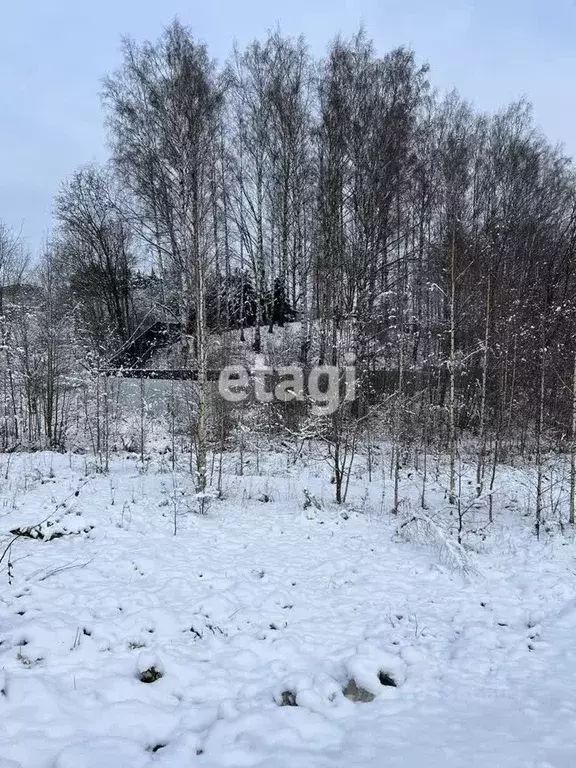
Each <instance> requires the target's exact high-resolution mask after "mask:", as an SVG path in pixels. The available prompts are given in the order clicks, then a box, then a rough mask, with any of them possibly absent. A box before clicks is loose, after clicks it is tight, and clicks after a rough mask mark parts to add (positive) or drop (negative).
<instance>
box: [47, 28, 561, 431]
mask: <svg viewBox="0 0 576 768" xmlns="http://www.w3.org/2000/svg"><path fill="white" fill-rule="evenodd" d="M103 105H104V115H105V120H106V124H107V127H108V135H109V140H110V146H111V157H110V162H109V163H108V164H107V165H106V166H105V167H95V166H86V167H83V168H80V169H79V170H78V171H77V172H76V173H75V174H74V175H73V176H72V178H70V179H68V180H67V181H66V182H65V183H64V185H63V186H62V189H61V191H60V193H59V194H58V196H57V199H56V202H55V217H56V222H57V224H56V228H55V233H54V237H53V239H52V242H51V244H50V247H49V254H48V256H47V257H46V258H47V260H48V262H49V264H50V267H49V269H48V272H49V273H50V275H51V276H52V277H51V280H52V282H51V288H50V290H52V291H54V292H56V293H57V295H58V299H57V301H56V305H55V307H54V310H53V311H54V312H55V316H57V317H62V316H63V315H64V314H66V317H67V318H68V319H69V322H68V321H67V322H66V323H65V325H66V328H67V329H68V330H69V329H70V327H71V326H72V327H73V329H74V344H75V347H76V350H81V353H82V355H84V357H85V359H86V355H88V356H90V355H91V356H92V357H93V358H94V359H103V358H105V357H106V356H107V355H109V354H110V353H111V352H112V351H113V350H114V349H117V348H118V347H120V346H122V344H126V343H129V341H130V339H131V338H133V336H134V334H135V333H137V332H138V329H140V328H142V327H143V325H144V326H145V325H146V324H147V323H150V324H151V323H152V322H154V321H157V320H164V321H166V322H179V323H181V327H182V328H184V329H186V331H187V333H189V334H190V336H191V337H192V338H193V345H192V349H193V360H194V362H193V364H194V365H195V366H197V367H198V369H199V371H200V388H201V381H202V371H203V370H204V369H206V367H207V365H208V358H209V354H210V351H209V344H208V339H209V337H210V334H214V333H216V334H222V333H223V332H225V331H227V330H230V329H237V330H239V331H240V333H239V337H240V338H242V339H244V337H245V334H244V331H245V329H247V328H251V329H252V330H251V332H250V334H249V335H248V334H247V335H246V338H249V343H250V344H251V345H252V347H253V350H254V351H255V352H259V351H260V350H261V349H262V345H263V339H262V333H263V332H265V331H266V326H268V330H270V331H271V332H273V331H274V328H275V326H276V325H282V324H283V323H284V322H291V321H294V320H298V321H299V326H298V328H299V330H298V333H299V344H298V354H297V357H298V359H299V362H301V363H302V364H303V365H310V364H313V363H314V362H320V363H323V362H324V363H341V362H342V361H343V359H344V356H345V355H346V356H347V359H349V358H350V355H353V356H354V359H355V361H356V366H357V372H358V376H359V380H360V383H361V386H360V388H359V400H358V401H357V403H356V404H355V406H354V409H355V410H354V415H355V416H356V417H358V416H362V414H365V413H367V412H368V411H369V410H370V408H371V407H372V405H373V403H374V402H375V401H376V400H377V399H378V396H379V393H378V392H377V391H376V392H375V391H373V390H374V389H377V387H376V388H375V387H374V385H373V382H374V381H376V380H377V377H374V376H372V375H371V372H373V371H378V370H382V369H386V370H388V371H394V372H395V373H394V376H395V388H396V390H397V395H398V397H397V400H396V402H400V403H407V402H408V401H410V405H407V406H406V409H405V410H406V414H412V416H410V419H412V420H413V422H414V423H415V424H416V427H415V428H416V429H420V427H421V424H422V423H423V417H422V416H421V412H420V411H419V407H420V406H422V407H424V406H425V407H426V408H428V409H429V408H436V409H440V410H439V411H438V413H440V415H439V416H438V415H435V416H434V417H433V418H434V419H438V420H439V423H440V424H441V430H440V431H441V433H442V434H443V435H445V437H446V439H447V440H448V442H449V443H451V444H453V443H454V441H455V440H456V435H457V431H458V430H462V429H469V430H471V431H472V432H473V433H474V434H476V435H477V436H479V437H480V440H481V442H486V441H487V440H488V439H490V440H493V439H495V438H494V435H495V434H498V435H503V434H506V435H509V436H510V435H514V439H520V442H521V443H522V444H524V442H525V441H526V440H527V439H528V435H530V436H531V439H532V438H533V439H535V440H536V443H538V444H540V443H539V442H538V441H539V440H540V439H541V438H542V436H543V435H547V436H548V437H551V438H553V439H554V440H556V441H560V440H562V439H563V438H564V437H566V438H569V437H570V435H571V434H572V433H573V431H574V429H573V419H572V414H573V411H574V410H575V409H573V391H574V386H573V384H574V382H573V380H574V363H575V355H576V342H575V341H574V331H575V309H576V279H575V277H576V275H575V271H576V260H575V259H574V254H575V248H576V215H575V214H576V207H575V203H576V184H575V174H574V167H573V166H572V164H571V162H570V160H569V159H568V158H567V157H566V156H565V154H564V153H563V151H562V149H561V148H560V147H556V146H552V145H551V144H550V143H549V142H547V140H546V139H545V137H544V136H543V135H542V133H541V132H540V131H539V130H538V128H537V127H535V125H534V123H533V120H532V115H531V109H530V105H529V104H527V103H526V102H524V101H520V102H518V103H515V104H512V105H510V106H509V107H508V108H506V109H504V110H502V111H500V112H498V113H497V114H495V115H486V114H480V113H478V112H477V111H476V110H475V109H474V108H473V106H472V105H471V104H470V103H468V102H467V101H465V100H464V99H463V98H462V97H461V96H459V95H458V94H457V93H450V94H448V95H440V94H439V93H438V92H437V91H436V90H434V88H433V87H432V86H431V84H430V81H429V72H428V68H427V67H426V66H423V65H421V64H419V63H418V60H417V57H416V56H415V54H414V53H413V52H411V51H410V50H407V49H405V48H398V49H396V50H393V51H391V52H390V53H387V54H386V55H383V56H382V55H380V54H379V53H378V52H377V51H376V50H375V48H374V45H373V43H372V42H371V41H370V40H369V38H368V37H367V36H366V34H365V33H364V32H360V33H359V34H358V35H356V36H355V37H353V38H352V39H349V40H346V39H341V38H338V39H336V40H335V41H334V42H333V43H332V44H331V45H330V48H329V50H328V52H327V54H326V56H325V57H323V58H322V59H321V60H318V59H316V58H314V57H313V56H312V55H311V53H310V51H309V49H308V47H307V45H306V42H305V40H304V39H303V38H298V39H291V38H287V37H284V36H283V35H282V34H281V33H280V32H274V33H272V34H270V35H269V36H268V37H267V38H266V39H265V40H263V41H255V42H254V43H252V44H250V45H249V46H248V47H247V48H246V49H245V50H234V51H233V52H232V54H231V56H230V58H229V60H228V61H226V62H224V63H222V64H218V63H216V62H215V61H214V60H213V59H212V58H211V57H210V54H209V51H208V50H207V48H206V46H204V45H203V44H201V43H199V42H198V41H197V40H195V39H194V37H193V36H192V34H191V33H190V31H189V30H188V29H187V28H185V27H184V26H182V25H181V24H180V23H179V22H174V23H173V24H172V25H171V26H170V27H169V28H168V29H167V30H166V31H165V32H164V33H163V34H162V36H161V37H160V38H159V40H158V41H156V42H153V43H148V42H147V43H143V44H139V43H136V42H134V41H132V40H126V41H125V42H124V44H123V61H122V64H121V66H120V68H119V69H118V70H117V71H116V72H113V73H112V74H110V75H109V76H108V77H107V78H106V80H105V83H104V87H103ZM344 338H345V339H346V342H345V343H344V341H343V339H344ZM247 343H248V342H246V344H247ZM414 372H419V373H418V375H415V374H414ZM426 372H427V373H426ZM415 381H416V382H418V386H416V385H414V386H412V385H410V382H415ZM362 382H364V383H365V386H362ZM370 382H372V384H370ZM419 387H421V388H420V389H419ZM416 400H417V402H418V403H420V406H419V407H416V406H415V402H416ZM205 407H206V404H205V403H204V402H203V401H202V398H200V404H199V412H201V411H202V409H205ZM406 414H405V415H404V416H403V417H402V420H401V421H402V423H404V422H405V420H406V419H409V417H408V416H407V415H406ZM414 414H420V415H417V416H414ZM442 414H443V415H442ZM203 418H204V417H202V416H200V417H199V422H200V424H199V431H200V433H203V432H204V431H205V429H206V425H205V424H204V425H203ZM394 419H396V417H394ZM394 419H393V421H394V424H396V427H395V429H397V430H400V425H399V422H398V421H397V420H394ZM410 419H409V420H410ZM411 423H412V422H411ZM406 429H407V430H408V428H406ZM410 429H412V431H413V430H414V426H412V427H410ZM442 430H444V431H442ZM408 431H410V430H408ZM432 431H433V432H434V429H433V430H432ZM488 435H489V436H490V438H488ZM518 436H520V437H518ZM202 440H203V437H202V434H201V435H200V442H202Z"/></svg>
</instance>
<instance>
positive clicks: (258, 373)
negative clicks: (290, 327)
mask: <svg viewBox="0 0 576 768" xmlns="http://www.w3.org/2000/svg"><path fill="white" fill-rule="evenodd" d="M251 388H252V389H253V394H254V398H255V400H256V401H257V402H258V403H271V402H273V401H274V400H277V401H278V402H283V403H289V402H291V401H292V400H299V401H306V400H307V401H308V402H310V403H311V409H310V410H311V413H312V414H313V415H314V416H327V415H329V414H332V413H334V411H336V409H337V408H338V407H339V405H340V404H341V403H343V402H350V401H352V400H354V399H355V397H356V374H355V369H354V368H353V367H352V366H347V367H345V368H338V367H337V366H334V365H318V366H316V367H314V368H310V369H306V370H305V369H303V368H302V367H301V366H298V365H286V366H279V367H276V368H272V367H268V366H263V365H260V366H258V367H256V368H253V369H252V370H248V369H247V368H245V367H244V366H242V365H229V366H227V367H226V368H223V369H222V370H221V371H220V376H219V379H218V391H219V392H220V395H221V397H223V398H224V400H227V401H228V402H230V403H240V402H242V401H243V400H245V399H246V398H247V397H248V396H249V394H250V389H251Z"/></svg>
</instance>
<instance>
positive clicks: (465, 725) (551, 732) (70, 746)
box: [0, 453, 576, 768]
mask: <svg viewBox="0 0 576 768" xmlns="http://www.w3.org/2000/svg"><path fill="white" fill-rule="evenodd" d="M234 464H235V460H234V459H233V458H231V459H229V465H228V466H227V467H226V471H225V474H224V482H223V486H224V498H223V499H222V500H218V501H214V502H212V503H211V505H210V507H209V510H208V513H207V514H206V515H204V516H199V515H197V514H194V513H192V512H190V511H189V509H188V508H189V507H190V506H192V505H193V493H192V489H191V482H190V479H189V478H188V477H187V475H186V474H185V473H184V472H182V473H181V474H177V475H173V474H172V473H171V472H168V471H162V470H166V469H167V467H166V466H165V465H164V466H163V467H162V466H160V464H159V462H157V461H155V462H152V463H151V464H150V466H149V467H148V468H147V469H146V470H145V471H143V470H142V468H140V467H139V466H138V463H137V461H136V460H135V459H134V458H132V457H130V456H122V457H118V458H116V459H114V460H113V462H112V464H111V468H110V472H109V474H107V475H106V474H102V473H98V472H96V471H94V466H93V465H91V460H90V459H88V458H86V457H84V456H80V455H56V454H47V453H44V454H35V455H14V456H11V457H0V468H1V470H2V473H1V476H2V480H0V541H2V542H4V544H3V546H2V547H0V555H1V554H2V552H3V551H4V547H5V546H6V544H8V542H9V541H10V538H11V535H10V533H9V531H10V530H17V529H19V530H20V532H25V533H26V532H28V533H29V534H30V536H32V537H36V538H30V536H22V537H20V538H18V539H16V540H15V541H14V543H13V544H12V547H11V549H10V553H9V557H5V558H4V560H3V562H2V564H1V565H0V689H1V691H2V693H1V694H0V768H18V766H20V767H21V768H100V767H103V768H144V766H158V767H161V766H166V767H168V766H169V767H170V768H181V767H182V768H183V767H184V766H196V765H197V766H199V767H201V766H206V767H211V766H214V768H216V766H218V767H219V766H234V767H236V766H266V767H267V768H268V767H269V768H276V767H277V768H283V767H284V766H290V768H295V767H296V766H297V767H298V768H306V767H308V766H310V767H311V768H312V767H314V768H333V767H334V766H363V768H371V767H374V768H376V766H378V768H380V766H390V767H391V768H392V767H395V766H402V767H403V768H423V767H424V766H426V767H427V768H461V767H462V766H468V767H470V768H472V767H478V768H488V767H492V766H498V768H509V767H510V768H511V767H512V766H513V767H514V768H519V767H520V766H525V767H526V768H573V767H574V766H575V765H576V550H575V545H574V542H573V539H572V537H571V536H567V535H564V536H562V535H560V534H550V535H546V536H545V537H544V538H542V539H541V540H540V541H539V542H538V541H536V539H535V538H534V536H533V535H532V533H531V526H530V525H529V522H528V521H527V520H526V519H525V518H524V517H523V514H524V512H525V504H526V503H527V501H526V500H525V499H524V496H523V495H522V493H523V491H522V486H521V484H520V483H516V484H515V482H514V477H513V473H512V472H511V473H510V475H509V476H508V477H507V478H506V482H504V483H503V490H501V491H500V492H499V494H498V496H497V503H496V505H495V515H496V522H495V523H494V525H493V526H492V527H490V528H489V529H487V533H486V537H485V539H482V538H479V537H476V538H475V539H474V541H473V544H474V546H473V549H470V550H469V551H468V552H467V555H466V563H467V566H468V567H467V568H466V569H465V571H463V570H462V569H461V568H457V569H455V568H451V567H449V566H448V565H447V564H446V561H445V559H443V558H442V557H441V556H440V553H439V551H438V548H437V546H432V545H430V546H428V545H427V543H426V542H413V541H406V540H404V539H403V538H401V537H400V536H399V535H398V534H397V529H398V518H397V517H396V516H394V515H391V514H390V507H391V500H390V495H389V489H388V487H386V488H385V489H384V493H382V490H383V478H382V477H381V476H378V477H374V478H373V480H372V482H371V483H369V482H368V479H367V475H366V472H365V471H362V469H361V468H359V469H358V470H357V471H356V472H355V473H354V476H353V479H352V486H351V494H350V500H349V504H348V505H347V507H345V508H340V507H336V506H335V505H333V504H332V503H331V501H330V499H331V498H332V493H333V488H332V487H331V486H330V483H329V476H328V472H327V469H326V467H325V466H323V465H320V464H318V465H315V464H311V465H310V466H306V465H305V464H296V465H293V466H290V467H287V465H286V459H285V457H278V456H276V455H274V454H268V455H267V456H265V457H264V458H263V459H262V460H261V466H260V467H259V469H258V471H257V470H256V467H255V462H254V461H253V462H252V463H251V464H250V465H249V467H252V469H251V470H250V469H249V468H248V469H247V471H246V473H245V474H244V475H243V476H238V475H237V474H235V472H234ZM6 474H7V476H8V479H7V480H6V479H4V477H5V475H6ZM303 489H308V490H309V491H310V493H313V494H314V495H315V497H316V498H317V499H318V500H319V501H320V502H321V506H320V509H317V508H316V507H314V506H311V507H308V508H307V509H303V502H304V494H303ZM402 493H403V496H404V497H405V498H406V499H410V498H412V499H413V506H414V508H416V499H417V494H418V489H417V488H416V486H415V484H414V481H413V478H408V477H406V478H405V480H404V481H403V488H402ZM441 507H445V501H444V497H443V491H442V488H441V487H440V486H438V487H437V489H436V491H434V490H432V491H431V493H430V510H429V512H428V513H429V514H430V515H433V514H434V510H439V509H440V508H441ZM174 519H176V535H174ZM41 521H45V522H44V523H43V524H42V525H41V526H40V528H36V527H35V526H37V524H39V523H40V522H41ZM29 527H32V529H31V530H30V531H28V528H29ZM38 530H39V531H40V533H41V537H40V536H39V535H38ZM8 560H9V561H10V564H11V565H10V567H9V568H8V566H7V563H8ZM9 580H10V582H11V583H9ZM379 673H381V674H386V675H388V676H389V677H391V678H392V679H393V680H394V681H395V682H396V684H397V685H396V687H394V686H391V685H381V683H380V682H379V679H378V674H379ZM159 675H161V676H159ZM141 677H144V679H145V680H153V682H143V681H142V680H141V679H140V678H141ZM156 678H157V679H156ZM352 678H353V679H354V680H355V681H356V683H357V684H358V686H361V687H363V688H365V689H366V690H367V691H368V692H371V693H372V694H375V697H374V698H373V700H372V701H370V702H360V701H351V700H349V699H348V698H346V697H344V695H343V693H342V692H343V689H344V688H345V687H346V685H347V684H348V683H349V681H350V680H351V679H352ZM369 698H371V697H369ZM282 703H284V704H288V703H290V704H294V703H295V704H297V706H281V704H282Z"/></svg>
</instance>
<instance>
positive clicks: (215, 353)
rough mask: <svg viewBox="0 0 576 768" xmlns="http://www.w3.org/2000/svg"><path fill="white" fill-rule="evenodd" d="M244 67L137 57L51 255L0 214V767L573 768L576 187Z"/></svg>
mask: <svg viewBox="0 0 576 768" xmlns="http://www.w3.org/2000/svg"><path fill="white" fill-rule="evenodd" d="M570 18H571V19H572V20H573V21H575V22H576V19H574V17H573V16H571V17H570ZM120 31H121V30H120ZM248 40H253V42H247V43H246V44H244V43H242V44H240V43H238V42H237V43H235V44H233V41H232V39H231V40H230V41H228V42H229V43H230V45H229V49H231V53H230V54H229V56H228V57H227V58H220V57H218V58H216V57H213V53H212V52H211V50H210V47H209V46H208V45H206V44H205V43H204V42H203V41H202V37H201V34H198V33H197V32H196V30H195V27H194V25H193V24H191V25H190V26H188V25H187V24H185V23H184V21H181V20H178V19H176V20H174V21H172V22H170V23H168V25H167V26H165V27H164V29H162V28H159V29H157V31H156V36H155V37H153V38H151V39H150V41H144V40H143V39H140V38H134V39H133V38H130V37H128V38H125V39H124V40H123V42H122V44H121V48H120V50H119V51H118V54H117V57H116V59H115V63H114V66H113V67H111V68H110V70H109V72H108V74H106V72H102V73H101V74H102V76H103V80H102V82H101V85H100V91H99V92H100V95H101V98H102V116H101V119H102V122H103V123H104V125H105V129H106V140H107V149H106V155H105V157H104V158H103V159H102V160H101V161H98V162H96V161H91V160H90V154H87V156H86V158H84V160H85V162H83V163H82V164H81V165H80V166H79V167H77V168H75V169H74V170H72V171H71V172H69V173H67V174H65V175H63V177H62V178H61V179H59V180H58V183H59V186H58V190H57V192H56V194H55V196H54V197H53V199H52V200H51V202H50V206H51V209H52V214H53V215H52V219H51V223H50V232H49V234H48V235H46V237H45V238H44V240H43V242H42V246H41V247H40V248H38V249H36V250H34V248H32V247H31V246H30V244H29V242H27V239H26V237H25V236H24V235H23V234H22V232H21V231H20V230H19V229H18V227H14V226H11V225H9V223H8V222H6V223H2V220H3V212H2V207H1V206H2V205H4V204H5V202H4V197H3V196H2V194H0V768H153V767H154V766H158V768H162V767H166V768H185V767H188V766H198V767H199V768H201V767H202V766H205V767H206V768H220V767H228V768H241V767H242V766H254V767H255V768H282V767H283V766H286V768H288V766H290V768H294V767H295V766H297V767H298V768H300V767H302V768H337V767H341V768H345V767H346V768H348V767H351V766H358V767H359V768H383V767H384V766H390V768H393V767H396V766H397V767H398V768H400V767H402V768H422V766H429V767H430V768H462V767H463V766H467V767H470V768H493V767H496V768H574V766H575V765H576V725H575V717H576V642H575V635H576V172H575V168H574V165H573V163H572V160H571V159H570V157H569V155H568V154H567V151H566V150H565V149H564V148H563V147H562V146H561V145H558V144H556V143H555V142H554V141H552V140H551V139H548V138H547V137H546V135H545V134H544V132H543V130H542V129H541V128H540V127H539V126H538V123H537V121H536V120H535V118H534V116H533V110H532V106H531V105H530V103H529V101H528V100H527V99H526V98H521V99H519V100H517V101H515V102H513V103H511V104H508V105H505V106H502V105H500V106H498V108H494V109H493V110H491V111H486V110H484V109H480V108H478V107H476V106H474V93H473V92H472V93H470V94H463V95H461V94H460V93H458V92H456V91H454V90H451V89H445V88H443V87H442V84H441V83H440V85H438V87H437V84H436V83H435V79H434V69H433V67H432V68H430V67H429V66H428V64H426V63H425V60H424V58H421V57H420V56H421V55H420V53H419V52H418V51H417V50H412V48H411V47H410V46H408V45H406V46H400V47H393V48H391V49H389V50H382V49H381V48H380V46H379V45H378V44H377V43H376V42H373V41H372V39H371V37H370V32H369V30H366V29H364V28H360V29H359V30H358V31H351V32H350V33H348V34H340V35H337V36H334V37H333V39H332V41H331V42H330V40H329V39H328V38H326V41H325V48H324V49H323V52H321V53H318V51H317V50H316V49H315V48H314V46H312V45H311V44H309V42H308V41H307V39H306V38H305V37H297V36H294V35H291V34H287V33H286V34H285V33H284V32H282V31H281V29H280V27H278V26H276V28H274V29H272V31H270V32H268V33H266V34H264V35H262V36H260V37H258V39H254V35H252V36H251V37H250V38H248ZM0 60H1V59H0ZM529 85H530V83H529V82H526V88H525V90H526V91H529V90H530V88H529ZM468 97H470V99H471V100H470V101H468V100H467V98H468Z"/></svg>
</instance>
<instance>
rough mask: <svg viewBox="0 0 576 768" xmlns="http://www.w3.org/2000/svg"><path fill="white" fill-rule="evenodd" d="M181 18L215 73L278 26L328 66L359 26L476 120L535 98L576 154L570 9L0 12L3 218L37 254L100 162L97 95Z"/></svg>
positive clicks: (306, 0) (0, 1)
mask: <svg viewBox="0 0 576 768" xmlns="http://www.w3.org/2000/svg"><path fill="white" fill-rule="evenodd" d="M174 16H178V17H179V18H180V19H181V21H182V22H184V23H186V24H187V25H189V26H190V27H191V29H192V31H193V33H194V35H195V36H196V37H197V38H198V39H200V40H202V41H203V42H206V43H207V44H208V46H209V48H210V51H211V54H212V55H213V56H215V57H216V58H218V59H220V60H222V59H224V58H225V57H226V56H227V54H228V52H229V50H230V48H231V46H232V43H233V41H234V40H237V41H238V42H239V43H240V45H242V44H244V43H246V42H248V41H249V40H251V39H252V38H254V37H260V36H262V35H263V34H264V33H265V32H266V30H268V29H270V28H273V27H275V26H276V25H279V26H280V27H281V29H282V30H283V31H284V32H286V33H287V34H298V33H300V32H302V33H304V34H305V35H306V37H307V39H308V42H309V44H310V46H311V49H312V51H313V52H314V53H316V54H322V53H323V52H324V51H325V50H326V47H327V44H328V42H329V41H330V40H331V39H332V38H333V37H334V36H335V35H336V34H337V33H338V32H341V33H344V34H346V35H349V34H352V33H353V32H355V31H356V30H357V28H358V26H359V25H360V24H364V26H365V27H366V29H367V31H368V33H369V35H370V36H371V37H372V38H373V39H374V40H375V41H376V44H377V47H378V49H379V51H380V52H382V53H384V52H386V51H387V50H389V49H390V48H392V47H394V46H397V45H400V44H407V45H410V46H412V47H413V48H414V50H415V51H416V55H417V57H418V59H419V60H421V61H428V62H429V64H430V66H431V75H430V77H431V81H432V83H433V85H435V86H436V87H439V88H441V89H450V88H452V87H457V88H458V89H459V90H460V91H461V93H462V94H463V95H464V96H465V97H466V98H468V99H470V100H472V101H473V102H474V103H475V104H476V106H477V107H478V108H480V109H482V110H494V109H497V108H498V107H500V106H502V105H504V104H506V103H508V102H510V101H512V100H514V99H516V98H518V97H520V96H522V95H524V96H527V97H528V98H529V99H530V100H531V101H532V102H533V104H534V113H535V117H536V121H537V122H538V123H539V124H540V125H541V126H542V128H543V129H544V130H545V132H546V133H547V135H548V136H549V138H550V139H552V140H553V141H561V142H563V143H564V144H565V145H566V148H567V150H568V151H569V152H570V153H572V154H575V155H576V106H575V96H576V94H575V88H574V85H575V76H576V66H575V65H576V3H575V0H476V1H475V2H474V1H473V0H282V1H281V2H278V1H277V0H237V1H236V0H202V2H198V1H197V0H196V1H195V0H99V2H88V3H83V2H79V0H0V98H1V101H0V104H1V111H0V219H2V220H4V221H5V222H6V223H7V224H8V225H10V226H11V227H13V228H15V229H17V230H20V229H21V231H22V235H23V237H24V238H25V239H26V241H27V243H28V245H29V246H30V248H31V249H32V250H33V251H36V250H37V249H38V248H39V247H40V245H41V243H42V241H43V239H45V237H46V236H47V235H48V233H49V231H50V227H51V212H52V201H53V197H54V193H55V192H56V190H57V189H58V186H59V184H60V182H61V181H62V179H64V178H65V177H66V176H67V175H68V174H69V173H70V172H71V171H72V170H73V169H74V168H75V167H76V166H77V165H79V164H81V163H84V162H87V161H90V160H101V159H104V158H105V157H106V137H105V133H104V129H103V119H102V110H101V106H100V83H101V79H102V77H103V76H104V75H105V74H106V73H107V72H108V71H110V70H111V69H114V68H116V67H117V66H118V65H119V63H120V55H119V44H120V37H121V36H122V35H130V36H131V37H134V38H136V39H138V40H141V39H145V38H148V39H154V38H156V37H157V36H158V35H159V34H160V33H161V31H162V28H163V27H164V26H165V25H166V24H168V23H169V22H170V21H171V19H172V18H174Z"/></svg>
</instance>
